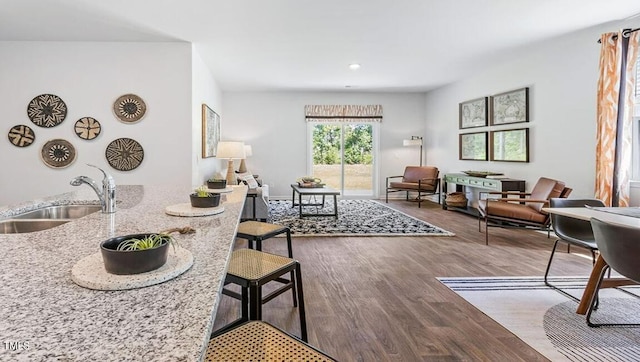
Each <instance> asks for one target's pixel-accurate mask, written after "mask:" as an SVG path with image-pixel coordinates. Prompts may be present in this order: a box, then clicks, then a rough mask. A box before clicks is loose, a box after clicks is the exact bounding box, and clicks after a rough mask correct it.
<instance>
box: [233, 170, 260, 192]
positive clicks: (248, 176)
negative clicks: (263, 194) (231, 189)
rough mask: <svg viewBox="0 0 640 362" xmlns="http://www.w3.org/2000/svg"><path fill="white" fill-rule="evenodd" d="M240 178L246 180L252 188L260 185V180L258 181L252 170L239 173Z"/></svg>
mask: <svg viewBox="0 0 640 362" xmlns="http://www.w3.org/2000/svg"><path fill="white" fill-rule="evenodd" d="M238 178H239V179H240V180H242V182H244V183H245V184H246V185H247V186H249V188H250V189H255V188H258V186H259V185H258V181H256V179H255V178H254V177H253V174H251V172H244V173H239V174H238Z"/></svg>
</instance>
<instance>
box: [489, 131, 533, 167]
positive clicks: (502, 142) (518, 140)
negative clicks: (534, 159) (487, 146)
mask: <svg viewBox="0 0 640 362" xmlns="http://www.w3.org/2000/svg"><path fill="white" fill-rule="evenodd" d="M490 138H491V157H490V158H491V161H507V162H529V129H528V128H520V129H506V130H501V131H491V137H490Z"/></svg>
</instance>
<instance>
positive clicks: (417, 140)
mask: <svg viewBox="0 0 640 362" xmlns="http://www.w3.org/2000/svg"><path fill="white" fill-rule="evenodd" d="M402 145H403V146H420V167H422V137H420V136H411V139H410V140H403V141H402Z"/></svg>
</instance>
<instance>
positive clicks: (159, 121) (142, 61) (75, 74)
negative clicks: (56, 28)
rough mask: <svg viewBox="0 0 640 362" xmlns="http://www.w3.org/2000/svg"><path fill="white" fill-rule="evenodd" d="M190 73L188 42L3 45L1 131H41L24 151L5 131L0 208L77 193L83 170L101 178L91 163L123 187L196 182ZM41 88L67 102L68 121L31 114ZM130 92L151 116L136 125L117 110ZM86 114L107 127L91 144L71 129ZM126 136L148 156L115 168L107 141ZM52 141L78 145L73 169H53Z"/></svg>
mask: <svg viewBox="0 0 640 362" xmlns="http://www.w3.org/2000/svg"><path fill="white" fill-rule="evenodd" d="M191 76H192V74H191V45H190V44H189V43H108V42H99V43H83V42H0V99H2V110H3V117H2V118H1V119H0V125H2V130H3V133H4V134H5V135H6V134H7V133H8V131H9V129H10V128H11V127H13V126H14V125H18V124H25V125H29V126H30V127H31V128H33V129H34V130H35V134H36V141H35V143H34V144H32V145H31V146H29V147H26V148H18V147H15V146H13V145H12V144H11V143H9V141H8V140H7V138H6V136H4V137H5V138H4V141H1V142H0V157H1V161H2V169H1V171H0V190H1V192H0V205H8V204H13V203H18V202H21V201H26V200H31V199H34V198H37V197H42V196H47V195H52V194H57V193H60V192H66V191H70V190H73V186H70V185H69V180H70V179H71V178H72V177H74V176H77V175H87V176H89V177H92V178H96V179H98V180H100V179H101V175H100V173H99V172H98V171H97V170H94V169H92V168H90V167H87V166H86V165H85V164H86V163H94V164H96V165H98V166H102V167H104V168H105V169H106V170H107V171H108V172H110V173H111V174H112V175H113V176H114V178H115V180H116V182H117V183H118V184H162V183H183V184H191V175H192V173H191V166H192V145H191V137H192V122H193V119H192V103H191ZM42 93H51V94H56V95H58V96H60V97H61V98H62V99H63V100H64V101H65V103H66V104H67V107H68V113H67V118H66V119H65V120H64V122H63V123H62V124H60V125H58V126H57V127H53V128H41V127H38V126H36V125H34V124H33V123H32V122H31V121H30V120H29V118H28V117H27V112H26V109H27V104H28V103H29V101H30V100H31V99H32V98H34V97H35V96H37V95H39V94H42ZM126 93H134V94H137V95H139V96H140V97H141V98H142V99H143V100H144V101H145V102H146V104H147V113H146V115H145V116H144V118H143V119H142V120H141V121H139V122H137V123H135V124H125V123H122V122H120V121H119V120H118V119H117V118H116V117H115V115H114V114H113V111H112V105H113V102H114V101H115V100H116V98H118V97H119V96H120V95H122V94H126ZM85 116H91V117H94V118H96V119H97V120H98V121H99V122H100V123H101V124H102V133H101V134H100V135H99V136H98V137H97V138H96V139H94V140H92V141H86V140H82V139H80V138H78V137H77V136H76V135H75V133H74V131H73V125H74V123H75V122H76V120H78V119H80V118H82V117H85ZM194 117H195V116H194ZM120 137H130V138H133V139H135V140H137V141H138V142H140V144H141V145H142V146H143V148H144V151H145V156H144V160H143V162H142V164H141V165H140V166H139V167H138V168H137V169H135V170H133V171H129V172H121V171H116V170H114V169H113V168H111V167H110V166H109V165H108V163H107V162H106V159H105V156H104V152H105V148H106V146H107V145H108V144H109V142H111V141H113V140H114V139H116V138H120ZM53 138H63V139H66V140H68V141H70V142H71V143H72V144H73V145H74V146H75V148H76V150H77V159H76V161H75V162H74V163H73V164H72V165H70V166H69V167H67V168H64V169H52V168H49V167H48V166H46V165H45V164H44V163H43V162H42V160H41V159H40V156H39V155H40V149H41V147H42V146H43V145H44V144H45V143H46V142H47V140H50V139H53ZM82 187H86V186H82Z"/></svg>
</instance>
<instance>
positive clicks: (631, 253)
mask: <svg viewBox="0 0 640 362" xmlns="http://www.w3.org/2000/svg"><path fill="white" fill-rule="evenodd" d="M591 226H592V228H593V235H594V237H595V240H596V244H597V246H598V250H599V251H600V255H601V256H602V258H603V259H604V261H605V262H606V263H607V265H606V266H605V267H604V268H602V270H601V271H600V276H599V278H598V283H597V284H596V289H595V292H594V293H593V296H592V297H591V302H590V304H589V310H588V312H587V325H589V327H600V326H622V327H630V326H640V324H633V323H594V322H592V321H591V314H592V313H593V311H594V309H595V306H596V301H597V299H598V291H599V290H600V287H601V285H602V279H603V278H604V275H605V274H606V273H607V270H610V269H613V270H615V271H616V272H618V273H619V274H620V275H622V276H623V277H626V278H628V279H631V280H632V281H634V282H636V283H640V263H638V255H640V242H638V240H639V239H640V228H636V227H629V226H624V225H620V224H613V223H609V222H605V221H602V220H599V219H597V218H591ZM630 314H632V313H630ZM633 314H635V313H633Z"/></svg>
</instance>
